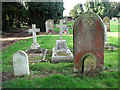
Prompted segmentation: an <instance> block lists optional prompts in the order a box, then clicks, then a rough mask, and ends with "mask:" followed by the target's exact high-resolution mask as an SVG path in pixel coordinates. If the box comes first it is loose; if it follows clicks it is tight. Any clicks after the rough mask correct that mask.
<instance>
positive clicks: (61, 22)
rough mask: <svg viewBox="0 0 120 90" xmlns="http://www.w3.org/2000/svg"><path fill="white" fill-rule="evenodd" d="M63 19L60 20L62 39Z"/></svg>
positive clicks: (61, 37)
mask: <svg viewBox="0 0 120 90" xmlns="http://www.w3.org/2000/svg"><path fill="white" fill-rule="evenodd" d="M62 35H63V19H61V20H60V40H62V39H63V36H62Z"/></svg>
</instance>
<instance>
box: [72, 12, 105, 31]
mask: <svg viewBox="0 0 120 90" xmlns="http://www.w3.org/2000/svg"><path fill="white" fill-rule="evenodd" d="M96 22H97V23H96ZM80 23H81V25H82V27H81V28H84V30H92V29H94V28H95V27H96V25H97V24H99V25H101V26H100V27H104V25H103V20H102V19H101V17H100V16H98V15H97V14H95V13H94V12H91V11H87V12H85V13H83V14H81V15H80V16H79V17H78V19H77V20H76V22H75V24H74V29H75V28H76V27H78V25H79V24H80ZM100 30H103V32H104V28H102V29H100Z"/></svg>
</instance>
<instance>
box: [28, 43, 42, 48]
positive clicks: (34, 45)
mask: <svg viewBox="0 0 120 90" xmlns="http://www.w3.org/2000/svg"><path fill="white" fill-rule="evenodd" d="M39 48H40V45H39V44H38V43H33V44H32V46H31V47H30V49H39Z"/></svg>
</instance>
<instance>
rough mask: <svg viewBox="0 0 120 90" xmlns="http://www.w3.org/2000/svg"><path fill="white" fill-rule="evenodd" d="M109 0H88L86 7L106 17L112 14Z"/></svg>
mask: <svg viewBox="0 0 120 90" xmlns="http://www.w3.org/2000/svg"><path fill="white" fill-rule="evenodd" d="M109 7H110V4H109V0H107V1H106V2H102V1H97V2H92V0H91V1H87V2H86V3H85V8H86V9H87V10H89V11H93V12H95V13H96V14H98V15H99V16H100V17H102V18H103V17H105V16H106V15H107V16H108V15H110V14H109V12H110V11H109Z"/></svg>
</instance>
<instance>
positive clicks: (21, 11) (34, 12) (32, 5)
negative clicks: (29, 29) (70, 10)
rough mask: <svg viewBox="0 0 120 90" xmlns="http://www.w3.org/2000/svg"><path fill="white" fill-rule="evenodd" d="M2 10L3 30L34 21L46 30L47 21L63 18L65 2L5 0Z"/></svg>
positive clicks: (7, 30) (6, 30)
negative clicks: (17, 0)
mask: <svg viewBox="0 0 120 90" xmlns="http://www.w3.org/2000/svg"><path fill="white" fill-rule="evenodd" d="M2 10H3V11H2V12H3V14H2V23H3V26H2V27H3V31H5V32H9V31H10V29H13V28H20V27H21V24H26V23H27V25H29V26H31V24H32V23H34V24H36V26H37V27H38V28H40V29H41V31H43V32H45V21H46V20H47V19H53V20H54V21H55V22H56V21H57V19H58V18H63V10H64V7H63V2H25V3H21V2H3V3H2Z"/></svg>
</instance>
